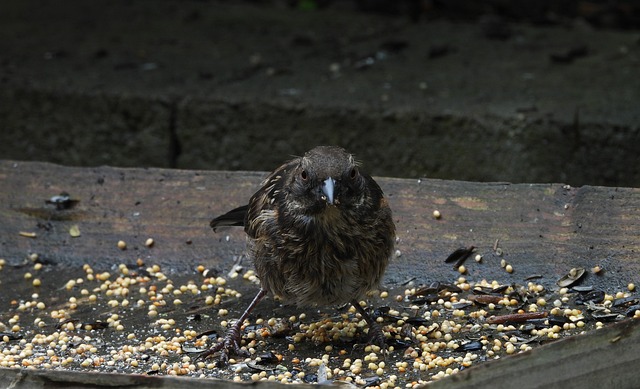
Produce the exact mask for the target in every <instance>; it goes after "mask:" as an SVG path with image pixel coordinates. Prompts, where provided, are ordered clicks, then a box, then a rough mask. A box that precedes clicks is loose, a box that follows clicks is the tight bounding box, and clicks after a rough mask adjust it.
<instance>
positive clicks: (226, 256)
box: [0, 161, 640, 387]
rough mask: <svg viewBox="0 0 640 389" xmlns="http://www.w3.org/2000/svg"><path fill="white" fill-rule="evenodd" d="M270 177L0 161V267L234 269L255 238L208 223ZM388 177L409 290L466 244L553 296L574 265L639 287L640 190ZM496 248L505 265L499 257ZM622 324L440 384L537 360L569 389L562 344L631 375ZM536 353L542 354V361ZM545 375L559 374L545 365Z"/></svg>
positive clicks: (480, 378)
mask: <svg viewBox="0 0 640 389" xmlns="http://www.w3.org/2000/svg"><path fill="white" fill-rule="evenodd" d="M263 177H264V173H255V172H235V173H231V172H207V171H179V170H163V169H119V168H110V167H100V168H72V167H62V166H57V165H52V164H46V163H32V162H17V161H0V185H1V186H2V191H0V220H1V221H2V223H0V258H4V259H5V260H6V261H7V263H8V264H9V265H11V264H20V263H23V262H24V261H25V259H26V258H27V256H28V255H29V254H30V253H38V254H39V256H40V258H41V259H42V260H44V261H46V262H47V263H52V264H55V265H56V267H57V268H58V269H59V270H60V271H64V269H65V268H70V267H73V268H78V267H80V266H82V264H84V263H89V264H90V265H92V266H93V267H94V268H96V269H101V268H104V269H109V268H111V267H112V266H115V265H117V264H118V263H122V260H123V259H122V258H123V256H125V257H127V258H130V260H131V261H132V262H133V261H135V259H136V258H143V259H144V260H145V262H146V263H157V264H160V265H161V266H163V269H164V271H166V272H169V271H175V272H182V271H191V272H192V271H193V268H194V266H195V265H196V264H205V265H208V266H210V267H216V268H220V269H228V268H229V267H230V266H231V264H232V261H233V257H234V255H238V254H241V253H242V252H243V250H244V235H243V232H242V231H241V230H240V229H229V230H225V231H221V232H218V233H217V234H214V233H213V232H212V231H211V230H210V229H209V227H208V222H209V220H210V219H211V218H212V217H213V216H215V215H218V214H220V213H221V212H224V211H226V210H228V209H230V208H232V207H235V206H238V205H241V204H243V203H245V202H246V201H247V199H248V198H249V196H250V195H251V194H252V193H253V192H254V191H255V190H256V189H257V188H258V186H259V183H260V181H261V179H262V178H263ZM378 181H379V183H380V185H381V187H382V188H383V190H384V191H385V193H386V194H387V196H388V197H389V199H390V203H391V206H392V209H393V212H394V219H395V220H396V224H397V229H398V238H399V241H398V244H397V249H398V250H399V251H400V253H401V255H400V256H398V257H397V258H395V259H394V260H393V261H392V264H391V266H390V268H389V270H388V272H387V276H386V278H385V284H386V285H395V286H398V284H400V283H401V282H403V281H406V280H408V279H412V278H413V279H415V281H416V283H420V284H428V283H430V282H433V281H447V282H450V281H451V280H453V279H455V278H457V277H458V276H459V274H458V272H457V271H456V270H454V269H453V267H452V265H451V264H448V263H444V259H445V258H446V257H447V255H448V254H449V253H450V252H451V251H453V250H454V249H456V248H458V247H461V246H469V245H474V246H476V247H477V248H478V252H479V253H481V254H483V256H484V261H483V262H482V263H475V262H474V261H472V260H470V261H467V268H468V274H467V275H466V277H467V278H468V279H470V280H473V281H479V280H481V279H483V278H484V279H489V280H491V279H499V280H500V281H501V282H502V283H507V282H517V283H520V284H523V283H526V281H525V278H526V277H528V276H530V275H533V274H540V275H542V276H543V278H542V279H541V280H537V282H539V283H542V284H544V285H545V286H548V287H550V288H555V281H556V280H557V279H558V278H559V277H560V276H562V275H563V274H565V273H566V272H567V271H568V270H569V269H571V268H572V267H576V266H581V267H585V268H587V269H589V268H591V267H592V266H594V265H596V264H598V265H601V266H602V267H603V268H604V269H605V271H604V272H603V273H602V274H601V275H598V276H594V275H592V274H589V275H588V276H587V280H586V281H585V282H588V284H590V285H594V286H597V287H600V288H602V289H605V290H607V291H609V292H611V291H615V290H624V289H625V288H626V285H627V284H628V283H630V282H634V283H636V284H639V283H640V271H639V270H640V256H639V255H638V252H639V250H640V247H639V246H640V240H639V239H638V238H639V234H640V212H638V210H639V209H640V189H633V188H606V187H581V188H569V187H566V186H564V185H562V184H535V185H529V184H508V183H471V182H455V181H441V180H429V179H422V180H417V179H416V180H406V179H393V178H380V179H378ZM60 192H68V193H70V194H71V196H72V198H74V199H77V200H79V203H78V204H77V205H76V206H75V207H74V208H72V209H69V210H56V209H55V207H52V206H51V205H47V204H45V200H46V199H49V198H50V197H51V196H54V195H57V194H59V193H60ZM435 209H437V210H439V211H440V212H441V214H442V218H441V219H439V220H436V219H434V218H433V216H432V212H433V210H435ZM73 225H77V226H78V227H79V229H80V232H81V236H79V237H76V238H72V237H71V236H70V235H69V229H70V228H71V226H73ZM21 232H33V233H35V234H36V237H35V238H29V237H25V236H22V235H21V234H20V233H21ZM149 237H151V238H153V239H154V240H155V244H154V245H153V247H151V248H149V247H146V246H145V245H144V242H145V240H146V239H147V238H149ZM118 240H124V241H126V242H127V243H128V248H127V250H126V251H121V250H120V249H118V248H117V246H116V243H117V241H118ZM496 241H498V244H497V246H498V247H499V248H500V249H501V250H502V252H503V254H502V255H501V256H498V255H496V254H495V253H494V246H495V245H496ZM501 259H505V260H507V261H508V262H509V263H510V264H512V265H513V267H514V269H515V271H514V272H513V273H512V274H507V273H506V272H505V271H504V269H502V268H501V267H500V260H501ZM625 326H626V327H625ZM612 328H614V327H611V328H607V329H606V331H607V332H603V333H606V334H608V335H607V336H609V335H611V337H610V340H611V339H614V338H616V339H617V337H618V336H619V335H622V337H621V338H619V342H610V343H611V346H612V347H613V348H611V347H610V348H606V347H604V346H602V345H604V344H606V342H607V340H606V339H605V338H602V337H598V336H600V335H598V334H599V333H600V332H598V334H596V335H595V337H590V336H580V337H574V338H570V339H568V340H564V341H560V342H558V343H554V344H552V345H549V346H548V347H544V348H541V349H536V350H534V352H535V353H527V354H526V355H529V357H526V356H520V357H518V358H519V359H518V358H515V359H514V358H505V359H503V360H501V361H499V362H496V363H491V364H490V365H486V367H484V365H481V366H480V367H479V369H484V370H481V371H480V370H476V369H470V370H469V372H468V373H464V374H466V375H464V376H460V377H459V378H456V379H453V380H446V381H441V382H440V383H438V384H437V385H445V384H446V385H451V386H450V387H465V386H469V385H475V383H478V382H479V383H485V384H486V383H488V382H494V383H498V384H500V383H502V384H504V385H513V384H515V383H514V382H513V380H514V379H515V378H514V377H515V376H517V371H518V369H522V368H523V365H522V364H523V363H524V364H525V365H526V364H527V363H529V364H531V365H527V366H533V365H534V364H535V365H536V366H538V368H536V369H534V370H535V371H537V373H535V374H537V376H529V377H528V378H527V379H531V380H534V381H533V382H535V380H536V379H539V378H540V377H547V378H549V377H551V378H549V379H550V382H552V383H556V384H560V383H562V385H563V387H571V386H572V385H568V384H567V382H568V381H567V380H569V379H570V378H571V377H576V376H580V375H579V374H577V373H576V372H575V370H571V371H567V370H566V369H565V368H564V367H562V366H566V363H568V362H566V361H565V359H563V362H562V363H563V365H560V364H554V363H553V358H556V357H555V355H557V349H556V347H562V346H561V345H562V344H565V345H568V346H570V345H573V344H574V343H575V344H578V345H579V346H576V347H577V348H575V349H572V350H573V351H572V352H574V354H571V353H569V354H566V355H568V357H567V358H568V359H567V360H568V361H572V362H573V364H574V366H573V367H575V368H580V369H584V370H585V371H589V370H590V369H593V364H594V363H596V361H597V360H598V358H597V357H592V358H590V359H589V358H583V357H584V356H585V355H586V354H589V353H590V350H604V351H606V352H604V351H603V354H601V356H602V357H603V358H605V359H607V361H608V362H607V363H608V364H607V366H614V365H615V366H617V364H616V363H617V362H616V361H615V360H613V357H612V356H613V355H618V354H619V355H620V356H621V358H622V359H621V360H620V361H621V362H620V364H622V365H621V366H629V364H630V363H635V364H637V362H638V356H637V354H638V353H637V352H636V351H635V350H637V346H638V344H637V343H638V331H639V330H638V324H637V321H632V322H631V324H622V323H621V324H619V325H616V326H615V328H617V330H616V329H615V328H614V329H612ZM625 329H626V330H625ZM609 331H614V332H615V331H618V332H616V333H615V334H614V333H613V332H609ZM624 331H627V332H624ZM612 334H613V335H612ZM627 334H629V335H627ZM629 339H631V340H629ZM567 342H574V343H567ZM598 345H601V346H602V347H600V346H598ZM572 347H573V346H572ZM535 355H537V357H536V358H539V359H535V358H533V356H535ZM574 356H575V360H574V359H573V358H574ZM525 358H529V359H525ZM558 358H559V357H558ZM563 358H564V357H563ZM523 360H525V361H526V362H522V361H523ZM536 361H537V362H536ZM550 361H551V362H550ZM503 364H504V365H503ZM500 366H507V367H504V368H503V367H500ZM509 366H511V367H509ZM547 368H548V369H550V371H549V372H547V371H546V370H544V369H547ZM612 369H613V368H612ZM474 371H477V372H478V373H473V372H474ZM611 371H612V372H614V373H611V374H612V375H609V378H610V379H611V380H613V379H614V378H616V377H621V378H620V379H621V380H622V381H611V382H618V383H621V384H620V385H617V387H626V386H625V383H632V382H633V381H631V380H630V379H629V375H628V374H627V375H625V374H624V373H623V372H622V371H621V370H620V369H614V370H611ZM633 373H634V372H633V371H630V372H629V374H633ZM25 374H27V373H25ZM38 374H40V375H45V376H46V374H47V373H37V374H36V373H33V374H32V373H29V374H28V376H29V377H31V378H33V377H40V376H39V375H38ZM69 374H71V375H73V374H74V373H69ZM602 374H605V375H606V374H609V373H607V372H603V373H602ZM614 375H615V376H614ZM0 377H7V378H11V377H15V373H14V372H6V371H0ZM463 377H464V378H463ZM536 377H538V378H536ZM581 377H582V378H581V379H582V380H583V381H578V382H584V380H593V379H595V377H596V375H595V373H593V374H591V375H588V374H587V375H585V374H583V375H581ZM604 377H607V376H604ZM155 378H158V379H159V380H161V379H162V378H161V377H155ZM33 379H35V380H36V381H37V380H40V379H41V378H33ZM46 379H49V377H48V376H47V378H46ZM65 380H69V379H68V378H65ZM187 381H188V380H187ZM187 381H185V382H187ZM34 382H35V381H34ZM69 382H71V381H69ZM87 382H89V381H87ZM147 384H149V382H146V381H145V383H140V384H139V386H140V387H144V385H147ZM517 384H518V385H519V386H522V385H521V383H520V382H518V383H517ZM154 385H155V384H154ZM566 385H568V386H566ZM185 387H186V385H185ZM447 387H449V386H447Z"/></svg>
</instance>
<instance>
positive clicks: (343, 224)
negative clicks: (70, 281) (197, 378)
mask: <svg viewBox="0 0 640 389" xmlns="http://www.w3.org/2000/svg"><path fill="white" fill-rule="evenodd" d="M210 226H211V228H213V230H214V231H215V230H216V229H218V228H220V227H225V226H242V227H244V230H245V232H246V234H247V252H248V255H249V257H250V258H251V259H252V260H253V264H254V267H255V272H256V275H257V276H258V278H259V280H260V290H259V291H258V293H257V294H256V296H255V297H254V299H253V301H252V302H251V303H250V304H249V306H248V307H247V308H246V310H245V311H244V313H243V314H242V315H241V316H240V318H239V319H238V320H237V321H236V322H235V323H234V324H233V325H231V326H230V327H229V328H228V330H227V333H226V334H225V337H224V338H223V339H222V340H221V341H220V342H219V343H217V344H215V345H214V346H212V347H211V348H210V349H208V350H205V351H204V352H203V353H202V354H201V355H200V356H199V358H207V357H209V356H211V355H213V354H216V353H218V354H219V360H220V361H221V362H222V363H223V364H226V363H227V362H228V360H229V356H230V355H232V354H235V355H243V354H244V355H246V354H247V353H246V351H244V350H242V349H241V347H240V345H241V335H242V324H243V322H244V321H245V319H247V318H248V316H249V315H250V313H251V311H252V310H253V308H254V307H255V306H256V305H257V304H258V303H259V302H260V300H262V299H263V298H264V297H265V296H266V295H272V296H278V297H279V298H281V299H282V300H283V301H284V302H288V303H291V304H294V305H297V306H298V307H309V306H332V305H344V304H352V305H353V306H354V307H355V309H356V311H357V312H358V313H360V315H361V316H362V317H363V318H364V319H365V320H366V322H367V324H368V326H369V336H370V339H371V342H372V343H375V344H378V345H380V346H382V347H384V344H385V335H384V332H383V330H382V327H381V326H380V325H379V324H378V323H376V321H375V320H373V318H372V317H371V316H370V315H369V314H368V313H367V311H366V310H365V309H364V308H363V307H362V306H361V305H360V304H359V301H360V299H361V298H362V297H364V296H365V294H366V293H367V292H368V291H370V290H374V289H377V288H378V287H379V285H380V283H381V280H382V278H383V275H384V272H385V269H386V268H387V265H388V264H389V260H390V258H391V256H392V252H393V249H394V243H395V224H394V222H393V216H392V212H391V208H390V207H389V203H388V200H387V198H386V197H385V196H384V194H383V191H382V189H381V188H380V186H379V185H378V184H377V183H376V181H375V180H374V179H373V178H372V177H371V176H370V175H368V174H367V173H365V172H364V171H363V170H362V169H361V164H360V163H359V162H358V161H356V159H355V158H354V156H353V155H352V154H350V153H348V152H347V151H346V150H344V149H343V148H341V147H337V146H317V147H315V148H313V149H311V150H310V151H308V152H306V153H305V154H304V155H303V156H301V157H297V158H293V159H291V160H289V161H287V162H285V163H283V164H282V165H281V166H280V167H278V168H277V169H276V170H274V171H273V172H272V173H271V174H269V175H268V176H267V177H266V179H265V180H264V181H263V182H262V186H261V187H260V189H259V190H258V191H257V192H256V193H255V194H254V195H253V196H252V197H251V198H250V200H249V203H248V204H247V205H243V206H241V207H238V208H235V209H232V210H231V211H229V212H227V213H225V214H223V215H221V216H218V217H216V218H214V219H213V220H212V221H211V223H210Z"/></svg>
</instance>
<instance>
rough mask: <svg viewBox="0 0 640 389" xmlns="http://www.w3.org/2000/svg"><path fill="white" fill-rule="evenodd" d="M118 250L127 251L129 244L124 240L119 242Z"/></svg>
mask: <svg viewBox="0 0 640 389" xmlns="http://www.w3.org/2000/svg"><path fill="white" fill-rule="evenodd" d="M118 248H119V249H120V250H125V249H126V248H127V242H125V241H124V240H119V241H118Z"/></svg>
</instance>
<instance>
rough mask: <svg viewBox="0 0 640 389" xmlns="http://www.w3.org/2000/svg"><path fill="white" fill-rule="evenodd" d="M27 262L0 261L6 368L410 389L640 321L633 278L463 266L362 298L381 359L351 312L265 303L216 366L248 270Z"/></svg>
mask: <svg viewBox="0 0 640 389" xmlns="http://www.w3.org/2000/svg"><path fill="white" fill-rule="evenodd" d="M150 242H151V243H150V244H149V246H151V245H152V244H153V243H152V241H150ZM119 246H122V244H120V245H119ZM125 247H126V246H125ZM28 260H29V261H30V262H29V264H28V266H24V267H15V266H7V265H6V263H5V261H4V260H0V274H1V275H2V278H1V279H2V280H3V281H2V282H3V285H2V287H3V288H4V290H5V291H13V292H5V293H4V296H3V297H2V298H1V299H0V304H1V305H0V312H1V313H0V347H1V349H2V351H1V352H0V366H2V367H10V368H39V369H68V370H87V371H105V372H120V373H139V374H159V375H187V376H193V377H218V378H224V379H229V380H234V381H258V380H274V381H279V382H284V383H292V382H312V383H315V382H324V381H332V380H341V381H347V382H351V383H353V384H355V385H358V386H370V387H379V388H383V389H386V388H403V387H404V388H409V387H413V386H415V385H418V384H422V383H426V382H429V381H433V380H437V379H441V378H443V377H446V376H448V375H451V374H455V373H456V372H458V371H460V370H462V369H465V368H467V367H470V366H473V365H474V364H477V363H480V362H482V361H486V360H491V359H497V358H501V357H504V356H506V355H510V354H516V353H520V352H524V351H527V350H530V349H531V348H533V347H536V346H537V345H539V344H542V343H545V342H548V341H552V340H554V339H558V338H561V337H565V336H570V335H575V334H579V333H582V332H584V331H588V330H593V329H597V328H601V327H603V326H604V325H606V323H607V322H611V321H616V320H621V319H624V318H626V317H634V318H636V319H638V318H640V306H639V305H638V304H639V301H640V300H639V299H638V296H637V294H636V291H635V285H633V284H629V285H627V286H626V287H625V288H624V289H622V290H618V291H611V292H604V291H598V290H593V289H592V288H589V287H585V286H572V285H569V286H564V287H560V286H558V287H557V288H550V289H548V288H545V287H544V286H543V285H542V284H539V283H536V282H534V280H529V281H525V282H524V283H523V284H522V285H516V284H508V285H505V284H502V283H500V282H499V281H497V280H491V281H489V280H476V281H474V280H470V279H468V277H467V276H465V274H464V272H461V273H463V274H459V275H458V276H457V279H455V280H454V282H450V283H434V284H431V285H420V284H419V282H417V281H415V280H414V281H410V282H407V283H406V284H404V285H402V286H397V287H393V288H389V289H385V290H382V291H376V292H375V293H372V294H371V296H369V298H368V304H369V305H368V307H370V309H371V310H372V313H373V314H374V317H376V318H377V321H379V322H380V323H382V324H383V325H384V326H385V330H386V332H387V333H388V339H387V345H388V350H387V352H386V353H385V352H383V351H382V350H380V349H379V348H378V347H376V346H367V345H366V340H367V334H366V332H367V326H366V323H365V321H364V320H363V319H362V318H361V317H360V316H359V315H358V314H357V313H356V312H355V309H353V308H352V307H350V308H349V309H347V308H340V307H338V308H336V309H332V308H322V309H320V310H319V309H312V310H310V311H307V312H302V311H299V312H296V314H295V315H293V316H288V315H291V312H295V311H296V309H294V308H291V307H289V308H282V307H281V305H280V303H279V302H278V301H277V300H276V299H273V298H269V299H267V300H266V301H265V302H264V304H263V306H259V308H258V309H257V310H256V312H255V314H254V315H252V316H251V317H250V319H249V320H247V321H246V322H245V323H244V332H243V348H244V349H245V350H246V351H247V352H248V353H249V356H248V357H246V358H245V357H236V358H234V359H231V360H230V365H229V366H228V367H225V368H219V367H217V365H216V360H215V359H207V360H200V359H198V358H197V357H198V352H199V351H203V350H206V349H207V348H208V347H210V346H211V345H212V344H214V343H215V342H216V341H217V339H218V338H219V337H220V336H222V335H223V334H224V328H225V327H226V326H227V325H228V324H229V323H230V322H231V321H232V320H234V319H235V318H236V317H238V316H239V314H240V312H241V311H242V309H243V308H244V306H245V305H246V303H247V302H248V300H249V299H250V298H251V297H252V295H253V294H254V293H255V292H256V291H257V282H258V281H257V279H256V276H255V274H254V273H253V271H252V270H247V269H243V268H241V267H236V268H234V271H232V272H231V273H229V274H225V275H222V274H220V273H216V272H214V271H208V270H206V269H205V268H204V267H203V266H198V267H197V268H196V269H194V271H193V272H192V273H191V274H189V275H185V274H179V273H177V272H171V271H170V270H169V269H167V271H165V270H164V269H161V268H160V267H159V266H157V265H147V264H145V263H143V261H142V260H138V261H137V262H135V263H131V264H120V265H118V266H115V267H112V268H110V269H108V271H105V270H104V269H101V270H96V269H93V268H92V267H90V266H88V265H85V266H84V267H83V268H82V269H77V270H75V271H74V270H68V269H67V271H66V272H65V273H64V274H65V277H66V278H65V279H62V278H61V277H60V271H59V270H56V269H55V268H48V266H47V264H46V263H42V261H40V260H39V256H38V255H37V254H32V255H31V256H30V257H29V258H28ZM481 260H482V261H484V260H483V259H482V258H476V261H478V262H480V261H481ZM460 266H462V265H460ZM506 266H507V264H505V265H503V267H504V268H506ZM509 266H511V265H509ZM574 270H575V269H572V271H573V272H574V273H576V271H574ZM507 271H508V270H507ZM512 271H513V269H512ZM574 275H575V274H574ZM243 295H245V297H242V296H243ZM361 304H362V305H363V306H366V305H365V304H366V303H365V302H364V301H363V302H361ZM285 312H288V313H287V314H285ZM278 313H283V315H278ZM211 330H213V331H211Z"/></svg>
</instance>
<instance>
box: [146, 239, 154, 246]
mask: <svg viewBox="0 0 640 389" xmlns="http://www.w3.org/2000/svg"><path fill="white" fill-rule="evenodd" d="M153 243H154V242H153V238H149V239H147V240H146V241H145V242H144V245H145V246H147V247H151V246H153Z"/></svg>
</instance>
